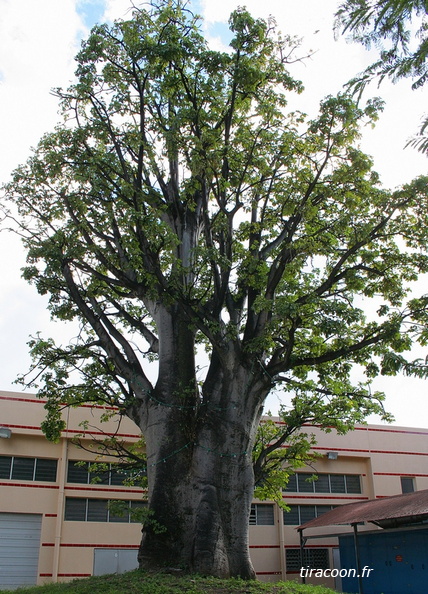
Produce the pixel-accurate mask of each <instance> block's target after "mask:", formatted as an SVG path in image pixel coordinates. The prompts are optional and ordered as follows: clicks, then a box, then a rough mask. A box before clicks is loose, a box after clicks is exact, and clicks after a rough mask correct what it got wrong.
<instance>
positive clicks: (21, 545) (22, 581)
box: [0, 513, 42, 590]
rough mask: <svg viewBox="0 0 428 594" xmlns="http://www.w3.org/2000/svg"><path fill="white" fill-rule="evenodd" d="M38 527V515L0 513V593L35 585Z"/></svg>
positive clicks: (37, 561)
mask: <svg viewBox="0 0 428 594" xmlns="http://www.w3.org/2000/svg"><path fill="white" fill-rule="evenodd" d="M41 527H42V516H41V515H39V514H6V513H0V590H12V589H14V588H18V587H19V586H32V585H34V584H36V582H37V567H38V563H39V548H40V532H41Z"/></svg>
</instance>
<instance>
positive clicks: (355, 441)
mask: <svg viewBox="0 0 428 594" xmlns="http://www.w3.org/2000/svg"><path fill="white" fill-rule="evenodd" d="M43 404H44V403H43V402H42V401H41V400H39V399H37V398H36V397H35V396H34V395H31V394H20V393H15V392H1V391H0V533H1V535H2V538H1V539H0V569H1V571H0V589H2V588H3V589H5V588H12V587H14V586H20V585H27V584H28V585H29V584H35V583H37V584H43V583H46V582H52V581H68V580H70V579H74V578H76V577H87V576H90V575H94V574H102V573H114V572H121V571H125V570H127V569H132V568H133V567H135V566H136V556H137V551H138V546H139V541H140V530H141V526H140V525H139V524H138V523H137V522H136V521H135V520H134V518H133V514H132V511H133V510H134V509H135V508H138V507H140V506H141V505H143V504H144V503H143V497H144V492H143V490H142V489H140V488H137V487H127V486H124V485H123V484H122V479H123V477H120V476H119V475H118V474H117V473H116V472H115V467H114V466H111V469H110V471H109V472H106V473H104V474H103V476H102V478H101V479H100V482H98V483H95V484H93V482H92V480H91V479H92V478H93V477H92V475H93V473H92V474H91V467H90V463H91V461H94V460H95V459H96V458H97V456H96V454H95V453H90V452H89V451H86V450H84V449H82V448H80V447H78V446H77V445H76V444H75V443H74V440H75V438H76V436H78V435H80V436H81V437H80V439H81V440H82V442H83V443H85V441H86V443H87V445H89V443H90V442H91V440H92V438H93V437H102V436H103V435H104V434H105V433H115V434H116V435H117V437H118V438H121V439H123V440H125V441H127V442H129V443H132V442H136V441H137V440H138V439H139V435H138V433H137V431H136V427H135V425H134V424H133V423H132V422H131V421H130V420H128V419H126V418H120V419H119V418H117V417H113V418H111V419H110V420H109V421H108V422H107V423H105V422H104V423H100V417H101V416H102V415H103V413H105V412H106V411H105V409H103V408H102V407H91V406H82V407H79V408H76V409H70V410H67V411H66V412H65V415H66V418H65V421H66V429H65V431H64V432H63V435H62V437H61V439H60V441H59V442H58V443H56V444H54V443H51V442H48V441H47V440H46V438H45V437H44V435H43V434H42V432H41V430H40V424H41V422H42V420H43V419H44V416H45V410H44V408H43ZM83 422H85V425H82V423H83ZM306 429H307V431H308V432H309V433H314V434H315V435H316V437H317V446H316V448H314V449H315V450H316V451H317V453H318V454H319V455H320V456H319V458H318V460H317V461H316V462H315V463H314V465H313V467H311V468H304V469H302V470H301V471H299V472H298V473H297V475H296V476H295V477H293V478H292V480H290V482H289V484H288V486H287V487H286V490H285V491H284V494H283V497H284V501H285V502H286V503H287V505H288V506H289V511H283V510H282V509H281V508H280V507H279V506H278V505H277V504H274V503H271V502H265V501H254V503H253V505H252V509H251V516H250V550H251V557H252V560H253V563H254V567H255V570H256V572H257V575H258V577H259V579H262V580H268V581H276V580H278V579H297V580H300V564H301V563H300V546H299V535H298V532H297V530H296V527H297V526H299V525H300V524H303V523H305V522H306V521H308V520H310V519H312V518H314V517H317V516H319V515H321V514H322V513H324V512H325V511H328V510H330V509H331V508H332V507H334V506H337V505H343V504H345V503H351V502H353V501H364V500H368V499H374V498H379V497H386V496H389V495H397V494H399V493H403V492H410V491H412V490H422V489H428V439H427V437H428V429H414V428H404V427H395V426H383V425H382V426H377V425H368V426H360V427H357V428H356V429H355V430H354V431H352V432H350V433H348V434H347V435H345V436H338V435H336V434H335V433H334V432H331V433H324V432H321V431H319V430H318V429H317V428H316V427H307V428H306ZM105 461H106V462H107V463H109V460H108V459H106V460H105ZM77 463H79V464H77ZM315 474H316V476H317V477H318V478H317V480H314V479H313V475H315ZM110 500H121V501H124V502H125V503H124V506H125V512H124V514H122V515H119V514H116V513H115V512H114V511H113V510H112V509H111V508H110V507H109V506H108V501H110ZM128 509H129V512H128V511H127V510H128ZM335 531H336V532H337V533H343V531H344V530H343V527H342V528H340V527H336V528H333V529H332V530H331V531H330V532H331V533H334V532H335ZM319 533H320V534H319V536H322V530H319ZM324 533H325V531H324ZM313 534H314V535H315V536H316V535H317V531H316V529H315V530H314V532H313ZM305 549H306V552H305V566H311V567H317V568H320V569H322V568H333V567H337V566H339V562H340V561H339V559H338V558H337V555H338V539H337V537H335V536H329V537H328V538H319V539H316V538H315V539H311V541H310V542H309V543H308V544H307V546H306V547H305ZM308 581H313V582H315V583H320V580H318V579H317V578H314V579H310V580H308ZM321 581H322V583H325V584H326V585H329V586H332V587H334V586H336V587H340V584H337V583H336V584H335V583H334V579H333V578H327V579H324V580H321Z"/></svg>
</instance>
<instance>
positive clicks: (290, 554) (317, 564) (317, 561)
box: [285, 549, 330, 572]
mask: <svg viewBox="0 0 428 594" xmlns="http://www.w3.org/2000/svg"><path fill="white" fill-rule="evenodd" d="M285 561H286V565H287V572H292V571H300V569H301V567H309V568H310V569H329V567H330V564H329V560H328V549H303V563H302V560H301V559H300V549H287V550H286V553H285Z"/></svg>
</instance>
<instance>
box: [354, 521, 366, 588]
mask: <svg viewBox="0 0 428 594" xmlns="http://www.w3.org/2000/svg"><path fill="white" fill-rule="evenodd" d="M352 527H353V529H354V548H355V561H356V564H357V575H358V594H364V592H363V578H362V576H361V562H360V548H359V546H358V530H357V524H352Z"/></svg>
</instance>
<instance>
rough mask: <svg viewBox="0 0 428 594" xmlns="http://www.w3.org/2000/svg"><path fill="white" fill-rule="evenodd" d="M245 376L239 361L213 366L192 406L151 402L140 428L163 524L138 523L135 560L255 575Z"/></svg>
mask: <svg viewBox="0 0 428 594" xmlns="http://www.w3.org/2000/svg"><path fill="white" fill-rule="evenodd" d="M249 378H250V374H249V373H248V370H245V369H243V368H242V367H241V368H239V370H236V369H235V370H234V371H233V373H232V375H229V373H227V374H224V373H217V374H216V378H215V380H213V381H212V382H211V384H210V381H208V384H210V387H211V389H212V391H211V392H210V394H209V398H208V399H207V400H206V402H202V404H200V405H199V407H198V410H197V411H195V410H194V409H192V408H191V407H188V408H186V407H185V406H183V407H181V408H180V407H174V406H164V405H162V404H159V402H160V401H161V400H160V397H159V400H158V404H157V405H156V402H155V403H152V405H151V407H150V409H151V410H150V412H149V415H148V420H149V422H148V424H147V426H146V428H145V437H146V443H147V455H148V458H147V462H148V479H149V507H150V509H151V510H152V512H153V514H154V519H155V520H156V521H157V522H158V523H159V524H160V525H161V526H163V528H164V530H165V531H164V532H161V533H156V530H155V529H154V528H153V527H152V526H151V525H150V524H149V525H147V526H144V527H143V537H142V541H141V547H140V551H139V562H140V566H141V567H142V568H153V567H162V566H173V567H181V568H183V569H186V570H189V571H193V572H197V573H200V574H205V575H215V576H219V577H229V576H239V577H242V578H245V579H252V578H254V577H255V573H254V569H253V567H252V564H251V560H250V557H249V546H248V524H249V513H250V506H251V501H252V497H253V490H254V478H253V470H252V460H251V452H252V447H253V443H254V438H255V432H256V428H257V425H258V421H259V419H260V407H258V406H253V407H251V406H250V405H249V402H248V400H246V399H245V395H246V394H248V383H249ZM250 379H251V378H250ZM216 395H217V396H218V397H217V398H216ZM253 401H255V400H253Z"/></svg>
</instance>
